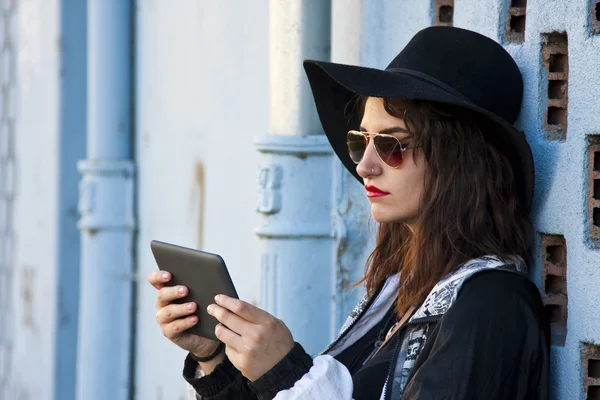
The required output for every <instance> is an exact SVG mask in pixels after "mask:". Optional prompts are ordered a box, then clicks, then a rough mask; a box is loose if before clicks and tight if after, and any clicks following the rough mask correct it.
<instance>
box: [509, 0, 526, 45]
mask: <svg viewBox="0 0 600 400" xmlns="http://www.w3.org/2000/svg"><path fill="white" fill-rule="evenodd" d="M526 14H527V0H513V1H511V3H510V5H509V7H508V17H507V19H506V40H507V41H508V42H512V43H522V42H523V41H524V40H525V23H526V21H527V18H526Z"/></svg>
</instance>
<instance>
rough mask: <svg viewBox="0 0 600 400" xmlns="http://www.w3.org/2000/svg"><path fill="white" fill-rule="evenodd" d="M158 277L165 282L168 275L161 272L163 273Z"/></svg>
mask: <svg viewBox="0 0 600 400" xmlns="http://www.w3.org/2000/svg"><path fill="white" fill-rule="evenodd" d="M160 277H161V278H162V279H163V280H167V278H168V277H169V274H167V273H166V272H163V273H162V274H161V275H160Z"/></svg>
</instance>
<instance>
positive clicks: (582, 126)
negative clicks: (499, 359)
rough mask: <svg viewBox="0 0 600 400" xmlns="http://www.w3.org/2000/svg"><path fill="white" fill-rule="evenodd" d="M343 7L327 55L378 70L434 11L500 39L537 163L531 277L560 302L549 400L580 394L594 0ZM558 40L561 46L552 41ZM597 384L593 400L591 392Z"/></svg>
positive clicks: (598, 54)
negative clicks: (555, 253) (559, 256)
mask: <svg viewBox="0 0 600 400" xmlns="http://www.w3.org/2000/svg"><path fill="white" fill-rule="evenodd" d="M349 3H350V4H348V5H347V6H345V7H344V6H343V5H346V4H347V3H346V2H344V1H342V0H338V1H335V0H334V1H333V7H334V9H333V10H334V11H333V13H332V18H333V28H332V29H333V32H332V59H333V61H338V62H347V63H358V64H361V65H365V66H374V67H378V68H384V67H385V66H386V65H387V64H388V63H389V62H390V61H391V60H392V58H393V57H394V56H395V55H396V54H397V53H398V52H399V51H400V50H401V49H402V47H403V46H404V45H405V44H406V42H407V41H408V40H409V39H410V37H412V35H414V33H416V31H418V30H419V29H421V28H424V27H426V26H429V25H433V24H436V23H437V24H439V22H440V21H439V15H440V11H439V7H441V6H444V7H449V6H452V24H453V25H454V26H457V27H462V28H467V29H471V30H474V31H477V32H479V33H482V34H484V35H486V36H489V37H491V38H492V39H494V40H496V41H498V42H500V43H501V44H503V45H504V46H505V48H506V49H507V50H508V51H509V52H510V53H511V54H512V56H513V57H514V58H515V59H516V61H517V63H518V64H519V67H520V68H521V71H522V74H523V78H524V85H525V93H524V98H523V109H522V112H521V115H520V117H519V121H518V126H519V128H520V129H521V130H523V131H524V132H525V134H526V135H527V138H528V140H529V142H530V144H531V147H532V149H533V152H534V157H535V165H536V190H535V199H534V202H535V205H534V209H533V210H532V218H533V221H534V224H535V227H536V231H537V238H538V240H537V244H536V248H535V250H534V252H535V253H534V255H535V257H534V259H535V264H534V265H532V266H531V277H532V279H533V280H534V281H535V282H536V283H537V285H538V287H540V289H541V290H544V291H545V290H546V289H549V290H550V292H552V291H558V293H550V294H548V293H547V292H546V293H544V295H545V298H546V301H547V302H548V303H547V304H548V305H550V306H552V305H555V306H556V307H557V308H552V307H549V308H548V312H549V313H550V316H552V312H554V317H555V323H554V324H553V327H554V329H553V336H554V342H555V343H558V345H553V347H552V371H551V398H553V399H569V400H570V399H578V400H579V399H585V398H586V396H587V392H586V390H587V389H586V388H587V386H584V377H587V378H586V379H587V380H586V382H588V383H589V382H591V385H592V386H593V385H594V384H597V383H596V382H597V379H595V377H596V375H594V374H596V372H593V371H595V370H593V371H592V372H590V370H589V368H588V363H587V361H585V363H584V360H586V358H585V357H586V356H585V354H589V352H590V351H591V350H589V348H590V346H592V348H594V349H595V347H594V346H596V345H599V344H600V334H599V333H598V332H600V319H598V318H595V315H596V311H595V309H596V303H597V288H596V287H597V283H598V282H600V249H599V246H598V239H597V237H598V232H600V228H598V225H600V210H599V204H600V201H599V199H600V194H599V192H598V191H600V189H598V188H599V187H600V183H599V182H598V177H599V175H598V170H600V161H599V160H600V155H598V154H599V150H598V145H597V143H598V141H597V137H598V136H597V135H598V133H600V114H599V113H598V112H597V108H598V101H599V100H598V99H599V98H598V93H600V75H599V74H598V71H599V68H600V67H599V65H600V35H599V33H600V29H599V28H598V27H599V26H600V5H598V1H596V0H569V1H564V0H498V1H479V0H454V1H453V2H451V1H447V0H443V1H442V0H431V1H423V2H409V1H400V2H398V1H391V0H388V1H385V0H382V1H377V2H365V1H358V0H356V1H350V2H349ZM451 3H453V4H451ZM336 8H337V12H336ZM523 17H524V18H523ZM557 36H558V37H559V38H561V39H562V43H561V42H560V40H559V43H557V42H556V40H555V39H556V37H557ZM549 39H550V40H549ZM555 55H558V57H556V58H555V59H552V58H553V57H554V56H555ZM557 61H558V62H559V63H560V62H563V63H565V62H566V69H565V70H564V71H555V70H554V67H553V68H552V70H551V68H550V65H549V64H550V62H557ZM549 107H555V108H558V110H556V109H553V110H551V115H550V121H548V110H549ZM563 110H564V112H563ZM548 122H550V123H548ZM589 135H595V136H589ZM358 186H359V185H358V183H357V182H354V181H353V180H348V181H347V182H346V183H345V189H344V190H345V191H346V193H349V195H348V196H349V197H352V196H354V198H355V199H356V200H357V202H359V203H358V204H360V201H361V199H360V190H359V188H358ZM357 207H358V206H357ZM359 214H360V212H359ZM594 216H596V218H597V219H596V220H595V219H594ZM347 218H349V219H352V218H353V217H351V216H348V217H347ZM354 218H356V217H354ZM555 238H560V240H562V242H564V251H565V252H564V257H565V258H564V260H561V261H560V262H559V264H560V265H559V266H557V265H553V266H552V265H550V264H551V260H548V259H547V257H548V253H547V251H546V250H547V248H548V246H547V245H548V243H547V242H548V240H549V239H550V241H551V242H552V241H553V240H555ZM365 240H367V239H365ZM567 246H568V251H566V247H567ZM367 247H368V246H367ZM563 267H564V268H563ZM553 274H556V276H554V277H553V276H551V277H550V281H547V278H548V275H553ZM547 283H548V285H549V287H548V288H546V284H547ZM556 285H564V287H560V288H557V286H556ZM567 293H568V301H567ZM550 297H551V298H552V299H551V300H550ZM554 303H555V304H554ZM561 335H562V339H561ZM561 341H563V342H564V344H562V342H561ZM585 349H587V350H585ZM584 350H585V351H584ZM594 351H597V350H594ZM595 354H596V353H595ZM594 365H596V364H594ZM590 374H592V375H590ZM594 390H596V389H593V388H592V393H591V394H590V395H591V396H593V395H594V393H597V392H594ZM590 398H591V397H590Z"/></svg>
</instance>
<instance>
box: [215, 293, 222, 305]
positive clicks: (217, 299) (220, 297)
mask: <svg viewBox="0 0 600 400" xmlns="http://www.w3.org/2000/svg"><path fill="white" fill-rule="evenodd" d="M222 298H223V297H222V296H221V295H220V294H218V295H216V296H215V301H216V302H217V303H218V302H219V301H221V299H222Z"/></svg>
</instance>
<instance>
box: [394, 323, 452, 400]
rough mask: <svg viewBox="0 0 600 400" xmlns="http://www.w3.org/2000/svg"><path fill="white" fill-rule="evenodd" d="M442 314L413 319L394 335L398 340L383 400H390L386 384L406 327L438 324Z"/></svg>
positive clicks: (395, 361) (396, 358) (396, 359)
mask: <svg viewBox="0 0 600 400" xmlns="http://www.w3.org/2000/svg"><path fill="white" fill-rule="evenodd" d="M442 317H443V314H442V315H432V316H429V317H423V318H415V319H414V320H412V321H409V322H407V323H406V324H404V326H403V327H402V328H401V329H400V330H399V331H398V332H397V333H396V335H398V338H397V339H396V347H395V349H394V352H393V353H392V359H391V362H390V367H389V368H388V373H387V377H386V380H385V384H384V385H383V400H390V399H389V398H388V393H387V386H388V382H389V380H390V379H393V377H392V372H393V370H394V368H395V367H396V363H397V362H398V356H399V354H398V352H399V351H400V346H401V345H402V342H403V341H404V339H402V340H400V337H401V336H400V335H401V334H402V335H403V334H404V333H405V332H406V328H407V327H408V326H411V325H426V324H430V323H432V322H438V321H439V320H440V319H442ZM412 374H413V371H410V376H409V377H408V380H409V381H410V378H411V377H412ZM390 396H391V392H390Z"/></svg>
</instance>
